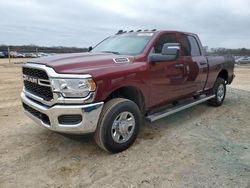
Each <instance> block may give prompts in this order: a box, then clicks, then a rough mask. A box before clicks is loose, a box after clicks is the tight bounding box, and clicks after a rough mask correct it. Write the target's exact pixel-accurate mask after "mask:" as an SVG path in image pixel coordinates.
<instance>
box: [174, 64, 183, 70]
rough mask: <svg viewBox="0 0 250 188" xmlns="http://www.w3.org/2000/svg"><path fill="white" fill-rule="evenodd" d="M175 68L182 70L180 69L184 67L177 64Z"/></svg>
mask: <svg viewBox="0 0 250 188" xmlns="http://www.w3.org/2000/svg"><path fill="white" fill-rule="evenodd" d="M175 68H178V69H182V68H184V65H183V64H177V65H175Z"/></svg>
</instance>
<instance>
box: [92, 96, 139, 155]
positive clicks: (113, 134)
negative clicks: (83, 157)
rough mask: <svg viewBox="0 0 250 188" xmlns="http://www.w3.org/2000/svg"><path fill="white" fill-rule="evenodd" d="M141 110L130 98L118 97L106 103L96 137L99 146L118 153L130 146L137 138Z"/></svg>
mask: <svg viewBox="0 0 250 188" xmlns="http://www.w3.org/2000/svg"><path fill="white" fill-rule="evenodd" d="M141 119H142V118H141V112H140V110H139V108H138V106H137V105H136V104H135V103H134V102H133V101H130V100H127V99H123V98H116V99H112V100H110V101H108V102H107V103H105V104H104V107H103V110H102V112H101V115H100V119H99V121H98V125H97V129H96V132H95V134H94V139H95V141H96V143H97V145H98V146H99V147H101V148H102V149H104V150H106V151H108V152H111V153H117V152H121V151H123V150H126V149H127V148H129V147H130V146H131V145H132V144H133V143H134V141H135V139H136V138H137V135H138V132H139V127H140V124H141Z"/></svg>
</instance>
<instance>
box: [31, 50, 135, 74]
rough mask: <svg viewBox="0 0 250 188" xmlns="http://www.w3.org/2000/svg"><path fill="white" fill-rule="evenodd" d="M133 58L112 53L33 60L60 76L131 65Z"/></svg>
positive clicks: (92, 72) (82, 54) (81, 54)
mask: <svg viewBox="0 0 250 188" xmlns="http://www.w3.org/2000/svg"><path fill="white" fill-rule="evenodd" d="M133 61H134V56H129V55H116V54H112V53H98V54H97V53H72V54H61V55H55V56H50V57H44V58H39V59H34V60H33V61H32V63H37V64H43V65H46V66H48V67H51V68H53V69H54V70H55V71H56V72H57V73H59V74H60V73H61V74H95V73H96V72H100V70H105V69H110V68H113V67H117V66H121V65H126V64H127V65H128V64H131V63H133Z"/></svg>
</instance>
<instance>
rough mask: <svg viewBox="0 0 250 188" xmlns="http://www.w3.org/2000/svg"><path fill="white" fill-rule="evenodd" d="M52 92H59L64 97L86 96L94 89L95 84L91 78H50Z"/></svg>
mask: <svg viewBox="0 0 250 188" xmlns="http://www.w3.org/2000/svg"><path fill="white" fill-rule="evenodd" d="M51 83H52V84H51V85H52V90H53V92H59V93H61V94H62V95H63V96H64V97H78V98H83V97H87V96H88V95H89V93H90V92H93V91H95V89H96V85H95V82H94V81H93V80H92V79H63V78H62V79H52V80H51Z"/></svg>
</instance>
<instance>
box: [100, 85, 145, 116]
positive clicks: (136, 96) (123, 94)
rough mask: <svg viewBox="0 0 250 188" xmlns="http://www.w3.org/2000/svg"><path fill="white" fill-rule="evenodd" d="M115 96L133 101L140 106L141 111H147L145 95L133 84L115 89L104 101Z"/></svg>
mask: <svg viewBox="0 0 250 188" xmlns="http://www.w3.org/2000/svg"><path fill="white" fill-rule="evenodd" d="M114 98H125V99H129V100H131V101H133V102H134V103H135V104H137V106H138V107H139V109H140V111H141V112H142V113H143V114H144V113H145V103H144V96H143V94H142V92H141V91H140V90H139V89H137V88H135V87H132V86H127V87H122V88H119V89H117V90H115V91H113V92H112V93H111V94H110V95H109V96H108V97H107V98H106V99H105V101H104V102H107V101H109V100H111V99H114Z"/></svg>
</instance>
